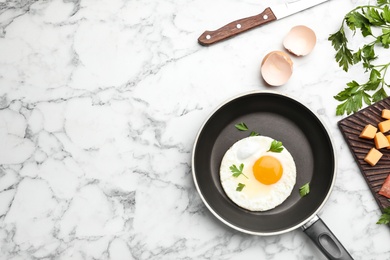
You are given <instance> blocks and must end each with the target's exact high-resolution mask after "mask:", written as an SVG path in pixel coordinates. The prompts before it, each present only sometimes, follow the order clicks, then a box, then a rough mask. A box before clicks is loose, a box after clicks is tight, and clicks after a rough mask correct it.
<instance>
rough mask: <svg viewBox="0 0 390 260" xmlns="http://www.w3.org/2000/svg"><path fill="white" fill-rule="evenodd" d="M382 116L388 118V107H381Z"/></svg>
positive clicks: (389, 117) (389, 114)
mask: <svg viewBox="0 0 390 260" xmlns="http://www.w3.org/2000/svg"><path fill="white" fill-rule="evenodd" d="M382 117H383V118H386V119H390V109H383V110H382Z"/></svg>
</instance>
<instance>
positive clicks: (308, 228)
mask: <svg viewBox="0 0 390 260" xmlns="http://www.w3.org/2000/svg"><path fill="white" fill-rule="evenodd" d="M302 229H303V231H304V232H305V233H306V235H308V236H309V237H310V239H311V240H312V241H313V242H314V244H316V246H317V247H318V248H319V249H320V250H321V251H322V253H324V255H325V256H326V257H327V258H328V259H331V260H353V258H352V256H351V255H350V254H349V253H348V251H347V250H346V249H345V248H344V247H343V245H342V244H341V243H340V241H339V240H338V239H337V238H336V236H335V235H333V233H332V231H330V229H329V228H328V226H327V225H325V223H324V222H323V221H322V220H321V219H320V218H319V217H318V216H317V215H316V216H314V218H313V219H311V220H310V221H308V222H307V223H306V224H304V225H303V226H302Z"/></svg>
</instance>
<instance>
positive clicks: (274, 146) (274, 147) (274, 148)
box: [268, 140, 283, 153]
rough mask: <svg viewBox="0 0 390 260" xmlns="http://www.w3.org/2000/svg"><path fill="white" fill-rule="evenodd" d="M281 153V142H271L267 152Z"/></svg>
mask: <svg viewBox="0 0 390 260" xmlns="http://www.w3.org/2000/svg"><path fill="white" fill-rule="evenodd" d="M281 151H283V144H282V142H280V141H276V140H273V141H272V143H271V147H270V148H269V150H268V152H274V153H280V152H281Z"/></svg>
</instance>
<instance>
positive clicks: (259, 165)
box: [220, 136, 296, 211]
mask: <svg viewBox="0 0 390 260" xmlns="http://www.w3.org/2000/svg"><path fill="white" fill-rule="evenodd" d="M272 141H274V139H272V138H270V137H266V136H250V137H247V138H244V139H241V140H239V141H237V142H236V143H234V144H233V145H232V146H231V147H230V148H229V149H228V150H227V151H226V153H225V155H224V157H223V158H222V162H221V167H220V180H221V184H222V187H223V189H224V191H225V193H226V195H227V196H228V197H229V198H230V199H231V200H232V201H233V202H234V203H235V204H237V205H238V206H240V207H242V208H245V209H248V210H251V211H265V210H270V209H273V208H275V207H276V206H278V205H280V204H281V203H283V201H285V200H286V199H287V198H288V196H290V194H291V191H292V190H293V188H294V185H295V182H296V166H295V162H294V159H293V157H292V156H291V154H290V153H289V152H288V150H287V149H286V148H285V147H284V149H283V150H282V151H281V152H279V153H278V152H271V151H269V149H270V147H271V143H272ZM240 165H242V167H243V168H242V174H239V176H236V177H235V176H233V172H232V167H236V168H238V169H239V168H240ZM240 188H242V190H241V191H240Z"/></svg>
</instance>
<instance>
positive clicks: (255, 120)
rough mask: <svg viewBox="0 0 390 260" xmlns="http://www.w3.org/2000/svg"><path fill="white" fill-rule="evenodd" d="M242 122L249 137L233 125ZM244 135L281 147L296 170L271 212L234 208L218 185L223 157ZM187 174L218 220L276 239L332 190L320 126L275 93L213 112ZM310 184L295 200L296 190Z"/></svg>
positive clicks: (329, 156)
mask: <svg viewBox="0 0 390 260" xmlns="http://www.w3.org/2000/svg"><path fill="white" fill-rule="evenodd" d="M240 122H244V123H245V124H246V125H247V126H248V127H249V131H245V132H241V131H238V130H237V129H236V128H235V126H234V125H235V124H237V123H240ZM250 131H256V132H258V133H260V135H264V136H269V137H271V138H274V139H276V140H279V141H282V142H283V145H284V146H285V147H286V148H287V149H288V150H289V152H290V153H291V154H292V156H293V158H294V161H295V163H296V167H297V182H296V184H295V187H294V189H293V191H292V194H291V195H290V196H289V198H288V199H287V200H286V201H285V202H284V203H283V204H281V205H280V206H278V207H276V208H275V209H272V210H269V211H265V212H252V211H248V210H245V209H243V208H241V207H239V206H237V205H236V204H234V203H233V202H232V201H231V200H230V199H229V198H228V197H227V196H226V194H225V192H224V191H223V189H222V186H221V183H220V180H219V167H220V163H221V160H222V157H223V156H224V154H225V152H226V151H227V150H228V149H229V147H230V146H231V145H233V143H235V142H236V141H238V140H240V139H242V138H244V137H247V136H249V134H250ZM192 166H193V174H194V180H195V183H196V185H197V188H198V191H199V193H200V194H201V197H202V199H203V200H204V202H205V203H206V205H207V206H208V207H209V209H210V210H211V211H212V212H213V214H214V215H216V216H217V217H218V218H219V219H220V220H222V221H223V222H225V223H226V224H228V225H229V226H231V227H233V228H236V229H238V230H241V231H243V232H247V233H251V234H259V235H267V234H277V233H283V232H285V231H288V230H290V229H292V228H296V227H298V226H299V225H302V224H303V223H304V221H306V220H307V219H308V218H309V217H310V216H312V215H313V214H315V213H316V212H317V211H318V210H319V209H320V208H321V207H322V205H323V203H324V202H325V200H326V199H327V197H328V194H329V192H330V190H331V188H332V185H333V179H334V175H335V157H334V150H333V147H332V142H331V140H330V138H329V135H328V132H327V131H326V129H325V128H324V126H323V124H322V123H321V121H320V120H319V119H318V118H317V117H316V116H315V115H314V114H313V113H312V112H311V111H310V110H309V109H308V108H307V107H305V106H304V105H302V104H301V103H299V102H298V101H296V100H294V99H292V98H289V97H287V96H283V95H280V94H276V93H268V92H253V93H249V94H245V95H242V96H240V97H237V98H235V99H232V100H230V101H228V102H227V103H225V104H223V105H222V106H221V107H220V108H218V109H217V110H216V111H215V112H214V113H213V114H212V115H211V116H210V118H209V119H208V120H207V121H206V122H205V124H204V125H203V127H202V129H201V130H200V132H199V135H198V138H197V140H196V143H195V146H194V153H193V165H192ZM307 182H310V187H311V191H310V193H309V194H308V195H307V196H306V197H303V198H301V197H300V195H299V188H300V187H301V186H302V185H303V184H305V183H307Z"/></svg>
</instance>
